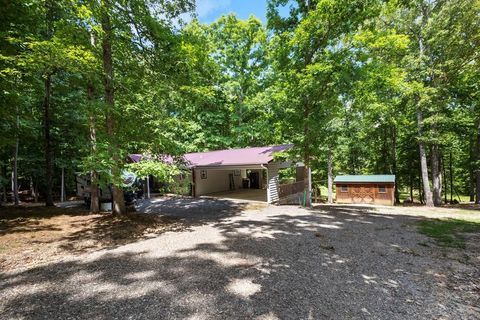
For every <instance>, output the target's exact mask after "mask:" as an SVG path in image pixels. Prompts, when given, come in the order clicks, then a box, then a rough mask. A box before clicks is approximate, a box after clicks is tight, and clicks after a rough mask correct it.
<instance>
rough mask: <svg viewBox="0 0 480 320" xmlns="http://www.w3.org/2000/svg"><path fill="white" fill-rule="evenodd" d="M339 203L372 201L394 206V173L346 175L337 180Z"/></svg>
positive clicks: (338, 177)
mask: <svg viewBox="0 0 480 320" xmlns="http://www.w3.org/2000/svg"><path fill="white" fill-rule="evenodd" d="M334 183H335V187H336V190H337V191H336V195H337V199H336V201H337V203H372V204H383V205H391V206H393V204H394V201H395V176H394V175H344V176H336V177H335V180H334Z"/></svg>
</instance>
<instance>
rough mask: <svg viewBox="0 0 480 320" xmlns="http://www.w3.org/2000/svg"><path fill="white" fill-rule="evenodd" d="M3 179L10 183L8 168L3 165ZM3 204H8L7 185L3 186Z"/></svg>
mask: <svg viewBox="0 0 480 320" xmlns="http://www.w3.org/2000/svg"><path fill="white" fill-rule="evenodd" d="M2 177H4V178H5V181H8V177H7V166H6V165H2ZM1 197H2V200H3V201H2V202H4V203H6V202H7V185H6V183H4V184H2V196H1Z"/></svg>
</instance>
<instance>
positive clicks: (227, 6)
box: [197, 0, 267, 23]
mask: <svg viewBox="0 0 480 320" xmlns="http://www.w3.org/2000/svg"><path fill="white" fill-rule="evenodd" d="M230 12H234V13H236V14H237V16H238V17H239V18H240V19H247V18H248V17H249V16H250V15H252V14H253V15H254V16H256V17H257V18H259V19H260V20H261V21H262V22H263V23H266V21H267V19H266V12H267V0H197V15H198V19H199V20H200V22H203V23H211V22H213V21H215V20H216V19H217V18H218V17H220V16H221V15H224V14H228V13H230Z"/></svg>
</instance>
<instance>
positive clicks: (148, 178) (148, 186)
mask: <svg viewBox="0 0 480 320" xmlns="http://www.w3.org/2000/svg"><path fill="white" fill-rule="evenodd" d="M147 199H150V176H147Z"/></svg>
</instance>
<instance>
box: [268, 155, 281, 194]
mask: <svg viewBox="0 0 480 320" xmlns="http://www.w3.org/2000/svg"><path fill="white" fill-rule="evenodd" d="M267 180H268V181H267V183H268V188H267V202H268V203H274V202H278V200H279V198H278V186H279V182H278V164H275V163H271V164H269V165H268V166H267Z"/></svg>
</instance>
